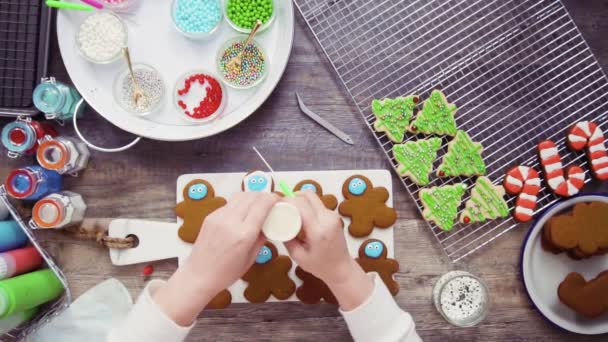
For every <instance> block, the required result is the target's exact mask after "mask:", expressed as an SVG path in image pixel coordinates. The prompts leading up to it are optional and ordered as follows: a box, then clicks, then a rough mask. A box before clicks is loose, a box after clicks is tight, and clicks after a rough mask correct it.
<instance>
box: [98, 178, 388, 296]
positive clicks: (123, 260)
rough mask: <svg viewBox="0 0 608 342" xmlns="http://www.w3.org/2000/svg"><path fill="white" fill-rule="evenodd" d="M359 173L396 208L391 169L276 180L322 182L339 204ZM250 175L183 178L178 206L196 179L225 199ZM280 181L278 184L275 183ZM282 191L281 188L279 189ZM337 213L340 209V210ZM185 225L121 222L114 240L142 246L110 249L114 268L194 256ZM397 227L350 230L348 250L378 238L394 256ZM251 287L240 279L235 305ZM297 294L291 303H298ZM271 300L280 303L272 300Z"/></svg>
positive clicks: (346, 220)
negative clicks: (361, 232)
mask: <svg viewBox="0 0 608 342" xmlns="http://www.w3.org/2000/svg"><path fill="white" fill-rule="evenodd" d="M355 174H361V175H364V176H366V177H367V178H369V179H370V180H371V181H372V183H373V185H374V187H384V188H386V189H387V190H388V192H389V199H388V201H387V205H388V206H390V207H393V187H392V181H391V174H390V172H389V171H387V170H343V171H285V172H276V177H278V178H279V179H282V180H283V181H285V183H287V185H289V186H290V187H292V188H293V187H294V186H295V185H296V184H297V183H298V182H300V181H302V180H304V179H312V180H314V181H316V182H318V183H319V184H320V185H321V187H322V188H323V194H324V195H327V194H332V195H334V196H336V198H337V199H338V203H341V202H342V201H343V200H344V196H342V184H343V183H344V181H345V180H346V179H347V178H348V177H350V176H352V175H355ZM245 175H246V172H239V173H200V174H187V175H182V176H180V177H179V178H178V179H177V189H176V194H177V196H176V198H177V200H176V203H179V202H181V201H182V200H183V189H184V186H185V185H186V184H187V183H188V182H190V181H192V180H194V179H204V180H206V181H208V182H209V183H211V184H212V185H213V188H214V190H215V195H216V196H221V197H224V198H226V199H228V198H229V197H230V195H232V194H233V193H235V192H240V191H241V183H242V181H243V177H244V176H245ZM276 183H277V182H276V181H275V184H276ZM275 191H278V188H275ZM336 210H337V209H336ZM343 220H344V224H345V225H344V226H345V227H348V225H349V224H350V218H347V217H343ZM181 223H182V219H181V218H178V219H177V223H166V222H152V221H144V220H133V219H118V220H114V221H112V223H111V224H110V229H109V235H110V236H111V237H117V238H124V237H126V236H128V235H135V236H137V238H138V240H139V245H138V246H137V247H136V248H131V249H128V250H114V249H111V250H110V258H111V259H112V263H113V264H114V265H119V266H120V265H130V264H137V263H145V262H151V261H157V260H164V259H171V258H178V264H181V263H182V262H183V260H184V259H185V258H186V257H187V256H188V255H189V254H190V250H191V248H192V245H191V244H189V243H185V242H183V241H181V240H180V239H179V237H178V236H177V230H178V229H179V226H180V225H181ZM393 231H394V228H393V227H390V228H387V229H378V228H375V229H374V230H373V231H372V233H371V234H370V235H369V236H367V237H364V238H353V237H352V236H350V234H349V233H348V229H345V230H344V233H345V236H346V241H347V243H348V250H349V253H350V255H351V256H352V257H353V258H356V257H357V256H358V250H359V247H360V246H361V243H362V242H363V241H365V240H367V239H378V240H381V241H382V242H384V244H385V245H386V247H387V249H388V257H389V258H392V257H393V256H394V238H393ZM274 244H275V246H276V247H277V249H278V250H279V253H280V254H281V255H288V254H287V250H286V249H285V247H284V246H283V244H282V243H274ZM295 268H296V264H295V263H294V264H293V266H292V268H291V271H290V278H291V279H293V280H294V281H295V283H296V285H297V286H300V285H301V281H300V279H299V278H298V277H297V276H296V275H295ZM246 286H247V283H245V282H244V281H242V280H238V281H237V282H236V283H235V284H233V285H232V286H231V287H230V288H229V290H230V292H231V293H232V302H233V303H247V302H248V301H247V300H246V299H245V298H244V297H243V292H244V290H245V288H246ZM297 300H298V299H297V298H296V297H295V294H294V295H293V296H291V297H290V298H289V299H288V301H297ZM269 301H277V299H275V298H274V297H271V298H270V299H269Z"/></svg>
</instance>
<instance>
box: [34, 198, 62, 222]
mask: <svg viewBox="0 0 608 342" xmlns="http://www.w3.org/2000/svg"><path fill="white" fill-rule="evenodd" d="M64 217H65V210H64V206H63V204H62V203H60V202H59V201H57V200H56V199H53V198H49V197H46V198H43V199H41V200H40V201H38V202H36V204H35V205H34V209H33V210H32V219H33V220H34V223H36V225H37V226H38V227H40V228H55V227H57V226H59V224H60V223H61V221H63V218H64Z"/></svg>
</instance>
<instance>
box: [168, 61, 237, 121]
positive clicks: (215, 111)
mask: <svg viewBox="0 0 608 342" xmlns="http://www.w3.org/2000/svg"><path fill="white" fill-rule="evenodd" d="M227 97H228V93H227V92H226V89H225V87H224V84H223V82H222V81H221V80H220V79H218V78H217V77H216V76H214V75H213V74H212V73H209V72H207V71H204V70H194V71H190V72H187V73H186V74H184V75H182V76H181V77H179V78H178V79H177V82H176V83H175V89H174V90H173V102H174V104H175V107H176V108H177V110H178V112H179V113H180V114H181V117H183V118H184V119H185V120H187V121H190V122H196V123H206V122H209V121H212V120H214V119H216V118H217V117H218V116H219V115H220V114H221V113H222V111H223V110H224V109H225V107H226V102H227Z"/></svg>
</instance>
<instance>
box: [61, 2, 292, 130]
mask: <svg viewBox="0 0 608 342" xmlns="http://www.w3.org/2000/svg"><path fill="white" fill-rule="evenodd" d="M171 5H172V1H171V0H141V1H140V4H139V5H138V6H137V7H136V8H135V9H134V10H132V12H129V13H125V14H122V13H120V14H118V15H119V16H120V17H121V19H123V21H124V22H125V24H126V25H127V29H128V36H129V50H130V54H131V59H132V60H133V63H135V64H137V63H139V62H141V63H145V64H148V65H150V66H152V67H154V68H155V69H156V70H158V71H159V72H160V74H161V76H162V78H163V79H164V82H165V98H164V100H163V104H162V106H161V109H160V110H159V111H157V112H155V113H153V114H150V115H148V116H145V117H141V116H136V115H133V114H130V113H129V112H126V111H125V110H123V109H121V108H120V107H119V106H118V104H117V103H116V101H115V100H114V97H113V94H112V90H113V84H114V80H115V78H116V76H117V74H118V73H120V72H121V71H123V70H125V68H126V63H125V62H124V61H123V60H119V61H116V62H114V63H111V64H107V65H98V64H92V63H90V62H88V61H86V60H85V59H84V58H82V57H81V56H80V52H79V51H78V48H77V47H76V32H77V30H78V27H79V25H80V23H81V22H82V21H83V20H84V18H85V17H86V16H87V15H89V14H87V13H83V12H79V11H65V10H63V11H58V14H57V37H58V41H59V50H60V51H61V56H62V57H63V61H64V63H65V66H66V69H67V71H68V73H69V75H70V77H71V79H72V81H73V83H74V85H75V86H76V88H77V89H78V91H79V92H80V93H81V94H82V96H83V97H84V99H85V100H86V101H87V103H88V104H89V105H90V106H91V107H93V109H95V110H96V111H97V112H98V113H99V114H101V115H102V116H103V117H104V118H106V119H107V120H108V121H110V122H111V123H112V124H114V125H116V126H118V127H119V128H121V129H123V130H125V131H128V132H131V133H133V134H136V135H139V136H143V137H146V138H150V139H156V140H165V141H185V140H193V139H199V138H204V137H208V136H211V135H214V134H217V133H220V132H222V131H225V130H227V129H229V128H231V127H232V126H234V125H236V124H238V123H239V122H241V121H243V120H244V119H245V118H247V117H248V116H249V115H251V114H252V113H253V112H254V111H255V110H256V109H258V108H259V107H260V105H262V103H263V102H264V101H265V100H266V99H267V98H268V96H270V94H271V93H272V91H273V90H274V88H275V87H276V85H277V83H278V82H279V80H280V78H281V76H282V75H283V72H284V70H285V67H286V66H287V61H288V59H289V55H290V53H291V47H292V44H293V34H294V11H293V4H292V2H291V1H290V0H277V1H275V5H276V8H275V10H276V16H275V18H274V22H273V23H272V25H271V26H270V27H269V28H268V29H267V30H265V31H264V32H261V33H259V34H258V35H256V41H258V42H259V43H260V44H261V45H262V47H263V48H264V50H265V53H266V57H267V67H268V75H267V76H266V78H265V79H264V80H263V81H262V83H261V84H260V85H258V86H256V87H254V88H252V89H248V90H236V89H232V88H228V95H227V99H228V104H227V107H226V109H225V110H224V112H223V113H222V115H221V116H220V117H219V118H218V119H216V120H214V121H212V122H211V123H207V124H200V123H192V122H189V121H186V120H184V119H183V118H182V116H181V115H182V114H180V113H178V112H177V109H176V108H175V107H176V106H175V105H174V104H173V89H174V86H175V82H176V81H177V79H178V78H179V76H180V75H183V74H184V73H187V72H189V71H192V70H197V69H198V70H200V69H202V70H208V71H210V72H211V73H213V74H215V75H216V77H218V78H219V75H217V71H216V70H217V67H216V58H217V53H218V50H219V48H220V46H221V45H222V44H223V43H225V42H226V41H227V40H228V39H230V38H233V37H236V36H238V35H241V36H243V38H244V39H245V38H246V35H243V34H241V33H238V32H236V31H235V30H234V29H232V28H231V27H230V26H229V25H228V23H227V22H226V18H224V19H223V22H222V23H221V25H220V27H219V28H218V31H217V32H216V33H215V34H214V35H213V36H212V37H211V38H210V39H208V40H202V41H197V40H190V39H188V38H186V37H184V36H183V35H182V34H181V33H179V32H178V31H177V30H176V28H175V27H174V25H173V21H172V20H171Z"/></svg>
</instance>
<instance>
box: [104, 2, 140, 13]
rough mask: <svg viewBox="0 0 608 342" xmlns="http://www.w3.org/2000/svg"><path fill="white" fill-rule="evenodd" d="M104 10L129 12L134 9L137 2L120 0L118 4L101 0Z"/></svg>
mask: <svg viewBox="0 0 608 342" xmlns="http://www.w3.org/2000/svg"><path fill="white" fill-rule="evenodd" d="M101 2H102V3H103V6H104V8H106V9H109V10H111V11H114V12H129V11H130V10H131V9H133V7H135V6H136V5H137V4H138V3H139V0H121V1H119V2H110V1H108V0H101Z"/></svg>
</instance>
